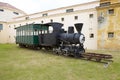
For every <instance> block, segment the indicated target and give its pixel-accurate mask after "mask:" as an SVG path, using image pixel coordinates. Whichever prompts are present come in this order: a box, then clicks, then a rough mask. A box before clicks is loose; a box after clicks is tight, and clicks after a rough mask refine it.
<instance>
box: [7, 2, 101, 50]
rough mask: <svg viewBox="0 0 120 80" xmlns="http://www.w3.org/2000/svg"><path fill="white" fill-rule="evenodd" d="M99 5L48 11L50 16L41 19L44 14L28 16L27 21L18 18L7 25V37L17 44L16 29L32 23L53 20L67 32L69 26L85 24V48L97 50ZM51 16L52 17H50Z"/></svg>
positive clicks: (10, 41) (23, 18) (84, 5)
mask: <svg viewBox="0 0 120 80" xmlns="http://www.w3.org/2000/svg"><path fill="white" fill-rule="evenodd" d="M98 5H99V2H94V3H90V4H89V3H87V4H82V5H79V6H78V5H77V6H70V7H66V8H60V9H58V10H50V11H48V12H47V13H48V16H46V17H41V16H42V13H44V12H41V13H35V14H30V15H27V16H29V17H30V19H29V20H25V17H26V16H22V17H18V18H15V19H14V22H9V23H8V24H7V27H9V26H10V27H9V28H8V29H9V31H8V32H9V34H10V37H9V36H7V37H8V38H7V39H9V40H7V41H8V42H9V43H15V35H16V32H15V29H14V28H15V27H18V26H20V24H21V25H25V24H26V23H27V24H30V23H33V22H35V23H41V21H44V23H48V22H50V20H51V19H52V20H53V22H60V23H63V24H64V26H63V28H64V29H65V30H68V26H74V24H75V23H84V25H83V29H82V33H83V34H84V35H85V37H86V41H85V44H84V45H85V48H86V49H97V11H96V9H95V7H96V6H98ZM69 8H74V9H75V11H74V12H71V13H66V12H65V11H66V9H69ZM49 14H50V15H49ZM89 14H93V18H89ZM74 16H78V20H75V19H74ZM61 18H64V21H61ZM90 33H93V34H94V38H90V36H89V35H90Z"/></svg>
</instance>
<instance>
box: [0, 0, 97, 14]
mask: <svg viewBox="0 0 120 80" xmlns="http://www.w3.org/2000/svg"><path fill="white" fill-rule="evenodd" d="M91 1H95V0H0V2H5V3H9V4H11V5H13V6H15V7H16V8H18V9H21V10H23V11H24V12H26V13H28V14H31V13H36V12H41V11H46V10H50V9H56V8H60V7H65V6H70V5H75V4H81V3H86V2H91Z"/></svg>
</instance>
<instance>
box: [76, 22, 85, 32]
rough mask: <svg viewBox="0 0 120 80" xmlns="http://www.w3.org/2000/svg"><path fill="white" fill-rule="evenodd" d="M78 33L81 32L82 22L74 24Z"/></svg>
mask: <svg viewBox="0 0 120 80" xmlns="http://www.w3.org/2000/svg"><path fill="white" fill-rule="evenodd" d="M74 25H75V28H76V30H77V32H78V33H81V30H82V26H83V23H77V24H74Z"/></svg>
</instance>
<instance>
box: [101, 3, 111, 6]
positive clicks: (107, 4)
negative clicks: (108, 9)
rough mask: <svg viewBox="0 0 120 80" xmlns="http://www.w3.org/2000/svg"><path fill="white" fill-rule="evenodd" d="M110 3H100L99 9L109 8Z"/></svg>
mask: <svg viewBox="0 0 120 80" xmlns="http://www.w3.org/2000/svg"><path fill="white" fill-rule="evenodd" d="M110 4H111V2H105V3H100V7H103V6H109V5H110Z"/></svg>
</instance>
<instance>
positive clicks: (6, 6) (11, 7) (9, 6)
mask: <svg viewBox="0 0 120 80" xmlns="http://www.w3.org/2000/svg"><path fill="white" fill-rule="evenodd" d="M0 7H2V8H7V9H12V10H16V11H19V12H20V13H22V14H26V13H25V12H24V11H22V10H20V9H18V8H16V7H14V6H12V5H10V4H8V3H4V2H0Z"/></svg>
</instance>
